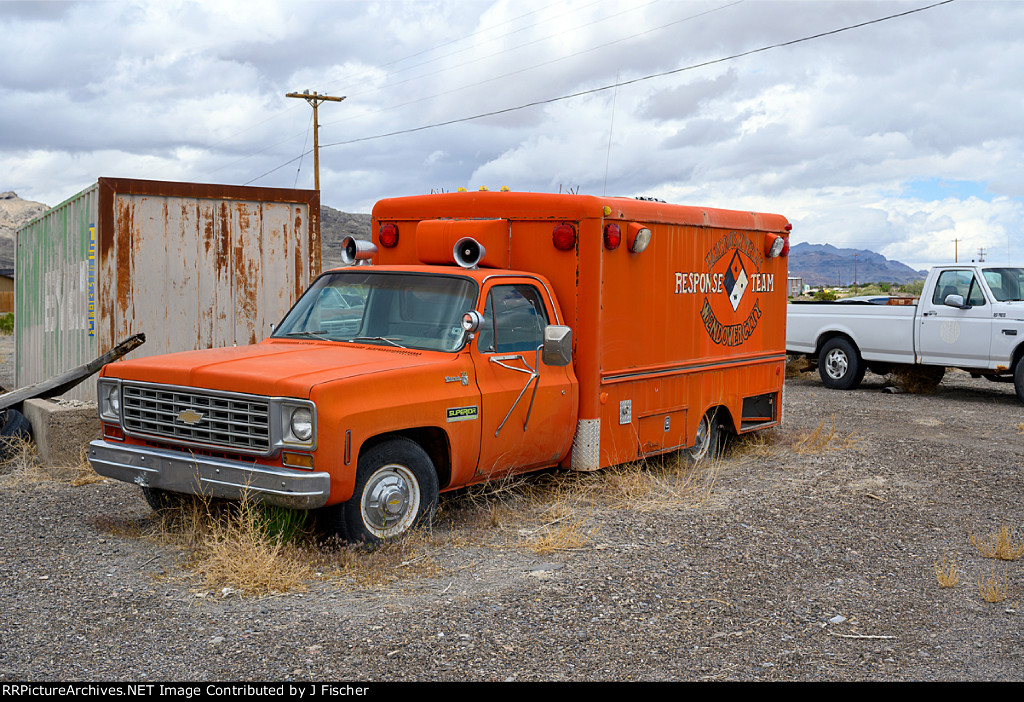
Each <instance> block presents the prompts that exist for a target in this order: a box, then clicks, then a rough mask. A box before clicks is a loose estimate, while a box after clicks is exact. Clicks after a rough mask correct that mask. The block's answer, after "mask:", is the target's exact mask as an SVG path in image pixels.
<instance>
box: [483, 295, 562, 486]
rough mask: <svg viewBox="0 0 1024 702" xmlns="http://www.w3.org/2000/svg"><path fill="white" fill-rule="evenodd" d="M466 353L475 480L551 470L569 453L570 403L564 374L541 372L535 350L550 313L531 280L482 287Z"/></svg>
mask: <svg viewBox="0 0 1024 702" xmlns="http://www.w3.org/2000/svg"><path fill="white" fill-rule="evenodd" d="M481 300H483V309H482V310H479V311H480V312H481V313H482V314H483V319H484V321H483V325H482V326H481V328H480V330H479V333H478V334H477V337H476V339H475V340H474V341H473V345H472V355H473V362H474V365H475V366H476V379H477V384H478V386H479V388H480V395H481V410H480V413H481V417H480V429H481V437H480V460H479V464H478V468H477V474H478V475H490V476H493V475H500V474H502V473H510V472H518V471H522V470H529V469H531V468H539V467H543V466H550V465H554V464H556V463H558V462H559V460H561V459H562V458H563V457H564V456H565V455H566V454H567V453H568V451H569V448H570V446H571V445H572V438H573V429H574V427H575V426H576V413H577V400H576V388H575V377H574V375H573V373H572V366H571V365H570V366H562V367H559V366H547V365H545V364H544V361H543V360H542V358H541V353H540V347H541V344H542V343H543V339H544V327H545V326H546V325H547V324H553V323H555V320H554V309H553V308H552V306H551V304H550V301H549V298H548V296H547V294H546V291H545V290H544V288H543V286H540V285H538V282H537V281H536V280H531V279H519V278H497V279H495V280H492V281H491V282H490V283H485V286H484V289H483V294H482V295H481Z"/></svg>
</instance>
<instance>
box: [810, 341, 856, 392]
mask: <svg viewBox="0 0 1024 702" xmlns="http://www.w3.org/2000/svg"><path fill="white" fill-rule="evenodd" d="M865 370H866V369H865V366H864V362H863V361H862V360H861V358H860V354H859V353H858V352H857V347H856V346H854V345H853V343H852V342H850V341H849V340H847V339H844V338H842V337H840V336H837V337H835V338H832V339H829V340H828V341H826V342H825V345H824V346H822V347H821V353H820V354H818V375H820V376H821V382H822V383H824V385H825V387H828V388H833V389H834V390H853V389H854V388H856V387H857V386H858V385H860V381H861V380H863V379H864V371H865Z"/></svg>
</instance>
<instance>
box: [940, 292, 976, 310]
mask: <svg viewBox="0 0 1024 702" xmlns="http://www.w3.org/2000/svg"><path fill="white" fill-rule="evenodd" d="M942 304H944V305H945V306H946V307H956V308H957V309H961V310H969V309H971V306H970V305H965V304H964V296H963V295H946V299H945V300H943V301H942Z"/></svg>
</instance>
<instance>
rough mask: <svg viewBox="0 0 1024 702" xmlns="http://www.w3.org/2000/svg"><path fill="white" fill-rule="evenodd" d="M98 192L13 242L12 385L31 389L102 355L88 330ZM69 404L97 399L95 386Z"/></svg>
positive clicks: (73, 201)
mask: <svg viewBox="0 0 1024 702" xmlns="http://www.w3.org/2000/svg"><path fill="white" fill-rule="evenodd" d="M98 193H99V189H98V186H96V185H93V186H92V187H90V188H88V189H86V190H83V191H82V192H80V193H78V194H77V195H75V196H74V197H72V198H70V199H68V200H65V201H64V202H62V203H61V204H60V205H57V206H56V207H53V208H51V209H49V210H47V211H46V213H45V214H44V215H43V216H42V217H39V218H38V219H35V220H33V221H31V222H29V223H28V224H26V225H25V226H24V227H22V228H21V229H19V230H18V233H17V240H16V243H15V257H16V260H15V276H14V277H15V311H14V336H15V340H16V341H15V360H16V364H15V366H16V370H15V378H14V380H15V384H16V385H17V386H18V387H23V386H25V385H31V384H32V383H37V382H39V381H41V380H45V379H47V378H51V377H53V376H55V375H57V374H58V373H62V372H64V371H66V370H70V369H72V368H75V367H76V366H80V365H82V364H83V363H87V362H88V361H91V360H92V359H93V358H96V357H97V356H98V355H100V352H98V351H97V344H96V336H95V333H94V328H93V326H92V323H93V321H94V319H95V317H94V308H93V306H92V304H91V300H92V298H93V296H94V295H95V284H94V283H95V275H94V274H95V267H94V262H95V261H94V259H93V257H92V255H91V252H92V251H94V250H95V249H94V246H95V243H94V242H95V238H94V236H95V232H96V221H97V219H96V214H97V206H98V202H99V200H98ZM84 390H85V391H86V392H84V393H83V392H82V390H78V391H75V390H73V391H72V392H71V393H69V394H68V395H67V397H71V398H75V399H90V396H91V399H95V382H94V383H93V387H92V390H91V391H90V390H88V388H85V389H84Z"/></svg>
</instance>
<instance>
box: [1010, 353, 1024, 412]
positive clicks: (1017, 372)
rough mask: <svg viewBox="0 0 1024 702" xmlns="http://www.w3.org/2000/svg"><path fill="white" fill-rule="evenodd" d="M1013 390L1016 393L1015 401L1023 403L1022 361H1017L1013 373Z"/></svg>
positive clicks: (1023, 369) (1023, 371)
mask: <svg viewBox="0 0 1024 702" xmlns="http://www.w3.org/2000/svg"><path fill="white" fill-rule="evenodd" d="M1013 389H1014V390H1016V391H1017V399H1018V400H1020V401H1021V402H1024V359H1021V360H1019V361H1017V367H1016V368H1015V369H1014V371H1013Z"/></svg>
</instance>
